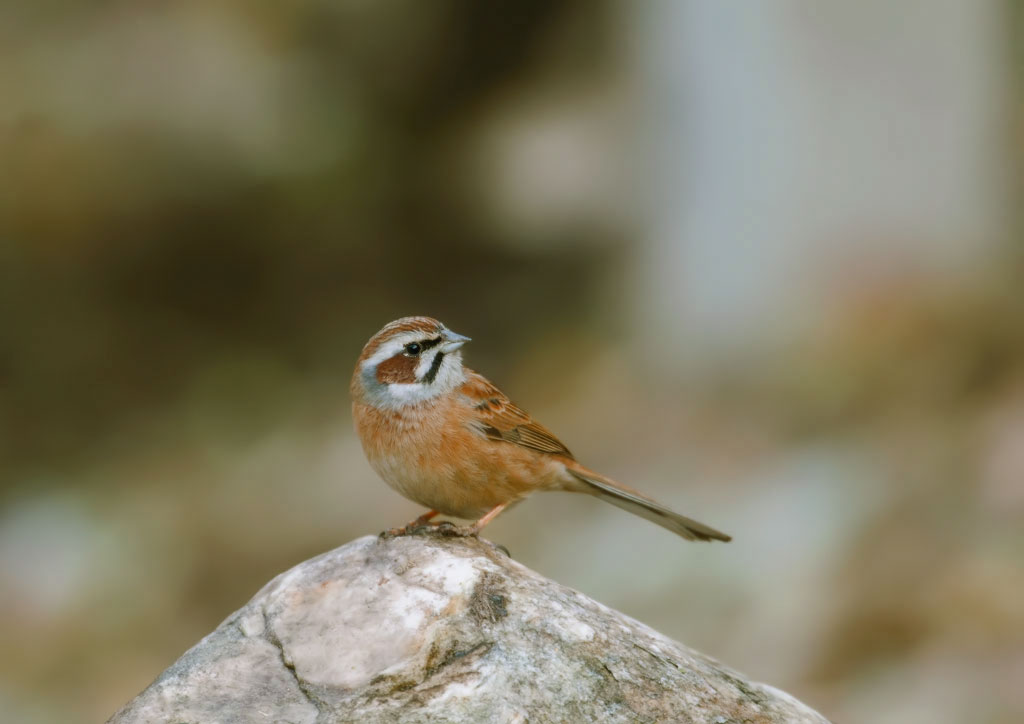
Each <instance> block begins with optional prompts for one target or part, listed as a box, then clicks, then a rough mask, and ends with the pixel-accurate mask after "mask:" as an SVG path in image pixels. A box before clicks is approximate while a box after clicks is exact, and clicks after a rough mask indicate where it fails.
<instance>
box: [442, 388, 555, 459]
mask: <svg viewBox="0 0 1024 724" xmlns="http://www.w3.org/2000/svg"><path fill="white" fill-rule="evenodd" d="M466 375H467V379H466V382H465V383H464V384H463V385H462V390H461V392H462V393H463V394H464V395H465V396H466V397H468V398H469V400H470V403H471V404H472V405H473V417H472V422H471V424H472V425H473V426H474V427H476V428H477V429H479V430H480V431H481V432H483V433H484V435H486V436H487V437H488V439H490V440H496V441H500V442H510V443H513V444H515V445H522V446H523V447H525V448H530V449H531V450H537V451H538V452H543V453H551V454H553V455H562V456H564V457H567V458H570V459H572V460H575V458H574V457H573V454H572V453H571V452H569V448H567V447H566V446H565V445H564V444H563V443H562V441H561V440H559V439H558V438H557V437H555V435H554V433H552V432H551V431H550V430H548V429H547V428H546V427H544V426H543V425H541V424H540V423H538V422H537V421H535V420H534V419H533V418H532V417H530V415H529V414H527V413H526V412H525V411H524V410H522V409H521V408H519V407H518V406H516V405H515V404H513V402H512V401H511V400H509V399H508V397H506V396H505V393H503V392H502V391H501V390H499V389H498V388H497V387H495V386H494V385H493V384H492V383H491V382H490V381H488V380H487V379H486V378H484V377H483V376H482V375H480V374H478V373H476V372H473V371H472V370H468V369H467V370H466Z"/></svg>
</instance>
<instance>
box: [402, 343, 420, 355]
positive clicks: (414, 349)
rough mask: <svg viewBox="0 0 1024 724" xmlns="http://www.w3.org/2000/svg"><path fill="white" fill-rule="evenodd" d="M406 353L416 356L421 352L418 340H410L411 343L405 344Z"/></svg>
mask: <svg viewBox="0 0 1024 724" xmlns="http://www.w3.org/2000/svg"><path fill="white" fill-rule="evenodd" d="M405 353H406V354H407V355H409V356H410V357H415V356H416V355H418V354H419V353H420V346H419V344H418V343H416V342H410V343H409V344H407V345H405Z"/></svg>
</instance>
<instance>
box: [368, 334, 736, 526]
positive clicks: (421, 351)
mask: <svg viewBox="0 0 1024 724" xmlns="http://www.w3.org/2000/svg"><path fill="white" fill-rule="evenodd" d="M468 341H469V337H464V336H462V335H461V334H456V333H455V332H452V331H451V330H450V329H448V328H447V327H445V326H444V325H443V324H441V323H440V322H439V321H437V320H436V319H431V318H430V317H403V318H402V319H397V320H395V321H394V322H391V323H390V324H388V325H386V326H385V327H384V328H383V329H381V330H380V331H379V332H377V334H375V335H373V337H371V338H370V341H369V342H367V343H366V346H365V347H363V352H362V354H361V355H360V356H359V361H358V362H357V363H356V369H355V372H354V373H353V374H352V385H351V391H352V416H353V418H354V419H355V425H356V430H357V431H358V433H359V439H360V441H361V442H362V445H363V451H364V452H365V453H366V457H367V458H368V459H369V461H370V465H371V466H372V467H373V469H374V470H375V471H376V472H377V474H378V475H380V476H381V477H382V478H384V481H385V482H387V484H388V485H390V486H391V487H392V488H394V489H395V490H397V491H398V492H399V493H401V494H402V495H404V496H405V497H406V498H409V499H410V500H413V501H415V502H417V503H419V504H420V505H423V506H426V507H427V508H429V509H430V510H429V511H428V512H426V513H424V514H423V515H421V516H420V517H419V518H417V519H416V520H414V521H412V522H410V523H409V524H408V525H406V526H405V527H404V528H396V529H394V530H392V531H391V533H393V534H403V533H411V532H413V531H414V530H417V529H419V528H422V527H424V526H430V525H431V524H430V520H431V519H432V518H434V517H435V516H437V515H438V514H441V513H443V514H445V515H451V516H455V517H458V518H465V519H470V520H472V519H475V520H476V522H475V523H473V524H472V525H470V526H466V527H461V528H456V529H454V532H455V534H458V535H477V534H478V533H479V532H480V530H481V529H482V528H483V527H484V526H485V525H487V524H488V523H489V522H491V521H492V520H494V518H495V517H497V515H498V514H499V513H501V512H502V511H503V510H505V509H506V508H507V507H508V506H510V505H512V504H513V503H516V502H518V501H520V500H522V499H523V498H525V497H526V496H527V495H529V494H530V493H532V492H534V491H536V490H563V491H569V492H573V493H587V494H589V495H593V496H596V497H598V498H601V499H602V500H606V501H608V502H609V503H611V504H612V505H616V506H618V507H620V508H622V509H624V510H628V511H629V512H630V513H634V514H636V515H639V516H640V517H642V518H646V519H647V520H649V521H652V522H654V523H657V524H658V525H660V526H662V527H663V528H667V529H668V530H670V531H672V532H673V533H676V534H677V535H680V536H682V537H683V538H686V539H687V540H702V541H710V540H721V541H728V540H730V537H729V536H728V535H726V534H724V533H720V532H719V531H717V530H715V529H714V528H710V527H708V526H706V525H704V524H703V523H698V522H697V521H695V520H691V519H690V518H687V517H685V516H682V515H679V514H678V513H674V512H672V511H671V510H669V509H668V508H665V507H664V506H662V505H661V504H659V503H658V502H656V501H654V500H651V499H650V498H648V497H647V496H645V495H643V494H642V493H640V492H638V491H636V490H633V489H632V488H630V487H627V486H625V485H623V484H622V483H618V482H616V481H614V480H612V479H610V478H607V477H605V476H604V475H601V474H599V473H596V472H594V471H593V470H591V469H589V468H586V467H584V466H583V465H581V464H580V463H578V462H577V461H576V458H575V457H573V454H572V453H571V452H569V449H568V448H567V447H566V446H565V445H563V444H562V442H561V441H559V439H558V438H556V437H555V436H554V434H552V433H551V432H550V431H549V430H548V429H547V428H545V427H544V426H542V425H541V424H540V423H538V422H536V421H535V420H534V419H533V418H532V417H530V415H528V414H527V413H526V412H525V411H523V410H522V409H520V408H519V407H517V406H516V405H514V404H513V403H512V402H511V401H510V400H509V398H508V397H506V396H505V394H504V393H503V392H502V391H501V390H499V389H498V388H497V387H495V386H494V385H493V384H491V383H490V382H489V381H488V380H487V379H485V378H484V377H483V376H482V375H480V374H478V373H476V372H474V371H473V370H471V369H469V368H468V367H466V366H465V365H463V363H462V352H461V351H460V350H461V348H462V346H463V345H464V344H466V342H468ZM450 532H451V531H449V533H450Z"/></svg>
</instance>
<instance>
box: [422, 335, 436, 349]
mask: <svg viewBox="0 0 1024 724" xmlns="http://www.w3.org/2000/svg"><path fill="white" fill-rule="evenodd" d="M439 344H441V338H440V337H435V338H434V339H425V340H423V341H422V342H420V347H422V348H423V349H430V348H431V347H436V346H437V345H439Z"/></svg>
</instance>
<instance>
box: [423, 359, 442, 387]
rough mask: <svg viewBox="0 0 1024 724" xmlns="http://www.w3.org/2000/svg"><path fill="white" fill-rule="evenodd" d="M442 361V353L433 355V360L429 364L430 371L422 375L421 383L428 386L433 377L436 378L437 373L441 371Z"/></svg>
mask: <svg viewBox="0 0 1024 724" xmlns="http://www.w3.org/2000/svg"><path fill="white" fill-rule="evenodd" d="M442 360H444V352H438V353H437V354H436V355H434V359H433V361H432V362H431V363H430V369H429V370H427V374H425V375H423V381H424V382H426V383H427V384H428V385H429V384H430V383H432V382H433V381H434V378H435V377H437V372H438V370H440V369H441V361H442Z"/></svg>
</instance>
